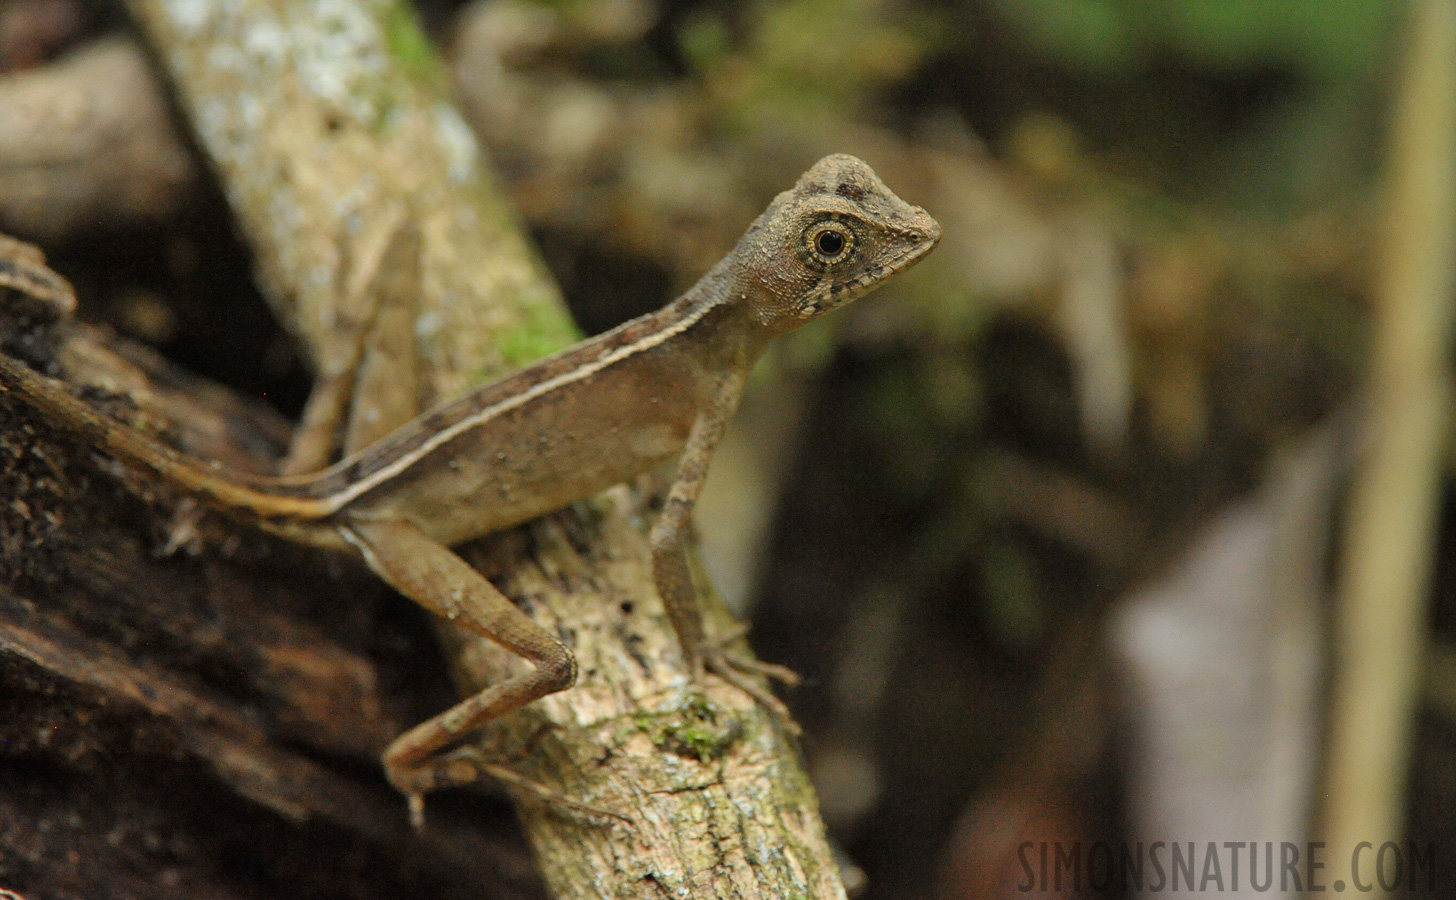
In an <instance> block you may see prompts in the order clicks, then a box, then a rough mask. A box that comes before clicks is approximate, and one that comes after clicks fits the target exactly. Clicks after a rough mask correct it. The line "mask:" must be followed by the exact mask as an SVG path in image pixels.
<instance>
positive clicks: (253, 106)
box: [238, 93, 266, 133]
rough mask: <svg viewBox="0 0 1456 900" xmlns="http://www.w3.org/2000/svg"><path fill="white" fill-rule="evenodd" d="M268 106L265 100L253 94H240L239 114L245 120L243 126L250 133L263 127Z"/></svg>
mask: <svg viewBox="0 0 1456 900" xmlns="http://www.w3.org/2000/svg"><path fill="white" fill-rule="evenodd" d="M265 111H266V107H265V106H264V104H263V102H262V101H261V100H259V99H258V98H257V97H256V96H254V95H253V94H247V93H244V94H239V95H238V116H239V117H240V118H241V119H242V120H243V127H244V128H245V129H246V130H247V131H248V132H249V133H257V131H258V130H259V129H261V128H262V127H263V117H264V115H265Z"/></svg>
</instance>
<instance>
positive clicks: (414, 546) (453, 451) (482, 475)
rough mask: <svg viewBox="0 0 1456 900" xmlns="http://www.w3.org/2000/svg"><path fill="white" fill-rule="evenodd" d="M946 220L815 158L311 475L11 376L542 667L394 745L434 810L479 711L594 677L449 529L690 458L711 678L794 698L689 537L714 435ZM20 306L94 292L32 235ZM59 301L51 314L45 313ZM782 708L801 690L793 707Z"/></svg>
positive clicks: (660, 582)
mask: <svg viewBox="0 0 1456 900" xmlns="http://www.w3.org/2000/svg"><path fill="white" fill-rule="evenodd" d="M939 239H940V226H939V224H938V223H937V222H936V221H935V219H933V218H932V217H931V216H930V215H929V214H928V213H927V212H926V211H925V210H923V209H921V208H920V207H917V206H911V205H910V204H908V203H906V202H905V201H903V200H901V199H900V198H899V197H897V196H896V195H895V194H894V193H893V192H892V191H891V190H890V189H889V188H888V187H886V186H885V184H884V183H883V182H882V181H881V180H880V179H879V177H878V176H877V175H876V174H875V173H874V171H873V170H872V169H871V168H870V167H869V166H868V165H866V164H865V163H864V162H862V161H860V160H858V159H856V158H854V157H852V156H847V155H842V154H840V155H833V156H828V157H825V158H824V159H822V160H820V161H819V162H817V163H815V164H814V165H813V166H812V167H811V168H810V169H809V170H808V171H807V172H805V173H804V175H803V176H802V177H800V178H799V180H798V182H797V183H796V184H795V185H794V187H793V188H792V189H790V190H787V191H784V192H783V193H781V194H779V195H778V196H777V197H775V198H774V199H773V201H772V202H771V203H770V204H769V206H768V208H767V209H766V210H765V211H764V212H763V213H762V214H761V215H760V216H759V217H758V218H757V219H755V220H754V222H753V223H752V224H751V225H750V226H749V228H748V230H747V231H746V232H745V233H744V235H743V236H742V237H741V238H740V239H739V241H738V242H737V244H736V245H735V247H734V248H733V250H732V251H731V252H729V253H728V254H727V255H726V256H725V257H723V259H722V260H720V261H719V262H718V263H717V264H716V265H714V266H713V267H712V268H711V269H710V270H709V271H708V272H707V274H705V275H704V276H703V277H702V278H701V279H700V280H699V281H698V282H697V283H696V284H695V285H694V286H693V287H691V288H690V289H689V290H688V291H687V292H685V293H684V294H683V295H682V296H680V297H678V298H677V299H676V300H673V301H671V302H670V303H668V304H667V305H666V306H664V307H662V308H661V309H659V310H657V311H656V312H652V313H648V314H646V315H643V316H640V317H638V318H636V319H633V320H631V321H628V322H626V323H624V324H622V325H619V326H618V327H616V328H614V329H612V330H610V331H607V332H604V333H602V334H600V335H597V336H595V337H592V338H588V339H586V340H584V341H581V342H580V343H577V344H575V345H573V346H571V347H568V348H566V349H565V350H562V351H560V352H558V353H556V354H554V355H551V356H548V357H546V358H544V359H541V360H539V361H537V362H535V363H533V364H530V365H528V366H526V367H524V368H522V369H518V370H516V371H515V372H514V373H512V374H509V375H506V376H505V377H503V378H501V379H499V380H496V381H494V382H491V383H489V384H486V385H484V386H482V387H479V388H477V389H476V390H474V391H473V392H471V393H469V394H466V395H465V396H463V397H461V398H459V399H456V400H453V401H450V402H447V403H445V404H443V405H441V406H439V407H436V408H435V409H433V410H431V411H429V412H426V413H425V414H423V415H421V416H419V417H417V418H415V419H413V420H412V421H410V422H408V423H407V424H405V425H403V426H402V427H400V428H398V429H396V430H395V431H393V432H391V433H390V434H388V435H387V436H385V437H384V438H382V439H380V440H378V441H376V442H375V443H373V444H370V445H369V446H367V447H364V448H363V449H361V450H359V451H358V452H355V453H353V454H351V455H348V456H346V457H345V458H343V459H342V460H340V461H339V462H337V463H335V464H333V465H331V466H328V467H327V468H324V469H322V470H321V471H318V472H315V473H312V474H306V475H291V474H290V475H281V476H264V475H254V474H249V473H243V472H233V471H225V470H223V469H221V468H220V467H219V466H217V465H215V464H213V463H210V462H208V461H205V460H202V459H199V458H196V457H192V456H189V455H187V454H184V453H181V452H179V451H177V450H175V449H173V448H171V447H169V446H167V445H165V444H163V443H161V442H160V441H158V440H156V439H154V438H152V437H150V436H148V435H146V434H144V433H142V432H140V431H138V430H137V429H135V428H132V427H130V426H127V425H125V424H123V423H121V422H119V421H117V420H114V419H112V418H110V417H108V416H106V415H104V414H102V413H101V412H99V411H97V410H95V409H94V408H92V407H91V406H90V405H88V404H87V403H86V402H84V401H83V400H81V399H79V398H78V397H77V396H75V395H74V394H73V393H72V392H71V391H70V390H68V389H67V387H66V386H65V384H64V383H63V382H61V381H58V380H56V379H53V378H51V377H49V376H48V375H45V374H42V373H41V372H39V371H37V370H36V369H34V368H32V367H30V366H29V365H27V364H26V363H24V362H22V361H21V360H19V359H17V358H14V357H11V356H7V355H5V354H0V390H3V391H5V392H8V393H11V394H13V395H15V396H16V397H18V398H19V399H20V400H21V401H22V402H24V403H25V404H28V405H29V406H31V407H33V408H35V409H36V410H37V411H38V412H39V413H40V414H41V415H42V416H44V417H45V418H46V419H47V420H48V421H50V422H52V423H53V424H55V425H57V426H59V427H60V428H62V429H64V430H68V431H70V432H72V433H74V434H75V435H77V436H79V437H81V438H82V439H84V440H86V441H88V442H89V443H90V444H91V445H92V446H93V447H94V448H95V449H96V450H99V451H100V452H102V453H104V454H107V455H109V456H111V457H113V458H115V459H116V460H118V461H120V462H121V463H123V464H124V465H127V466H129V467H131V468H133V469H135V470H139V471H142V472H145V473H148V474H149V475H151V476H153V477H155V478H157V479H160V480H161V481H162V482H163V483H165V484H167V485H169V486H171V487H172V488H174V489H175V490H177V491H178V492H179V493H181V494H183V495H185V496H188V497H192V498H195V499H196V500H197V501H199V502H200V503H202V504H203V505H205V506H207V507H210V508H212V509H214V510H216V511H218V512H220V513H222V514H223V515H225V516H227V517H229V518H231V519H233V520H235V521H239V522H242V523H245V524H247V525H251V526H254V527H257V528H259V529H261V530H263V531H265V532H269V533H272V534H275V535H278V536H281V537H283V538H286V539H289V540H292V541H297V542H300V543H303V544H307V545H312V546H315V547H321V548H325V549H328V550H334V551H342V552H344V553H347V554H352V555H354V556H356V557H358V558H360V559H361V560H362V561H363V562H364V564H365V565H366V566H367V567H368V568H369V569H370V570H371V571H373V572H374V574H375V575H377V576H378V577H379V578H380V579H381V580H383V581H384V582H385V583H387V584H389V585H390V586H392V587H393V588H395V589H396V590H398V591H399V592H400V593H402V594H404V595H405V596H406V597H408V598H410V599H411V600H413V601H415V602H416V603H418V604H420V605H421V606H423V607H425V608H426V609H428V610H430V611H431V612H433V613H435V614H437V615H440V616H442V617H444V618H445V619H447V620H449V621H451V622H454V623H456V624H457V625H460V626H463V627H464V628H466V629H467V630H469V631H471V632H473V633H475V634H478V635H480V636H482V637H485V638H487V639H489V640H492V641H494V642H496V643H498V644H500V645H501V646H503V647H505V648H506V649H507V650H509V651H511V652H513V653H515V654H517V655H518V656H520V657H522V658H524V659H525V660H527V661H528V662H530V663H531V664H532V669H531V670H530V671H526V672H523V673H520V674H518V675H514V676H511V677H509V678H507V679H506V680H504V681H502V682H500V683H498V684H494V685H491V686H489V687H487V688H485V689H484V690H481V691H480V692H478V693H476V694H475V695H473V696H471V697H469V698H467V699H465V700H462V701H461V702H459V703H458V704H456V705H455V706H453V707H451V708H450V709H448V710H446V711H445V712H443V713H441V714H439V715H437V716H435V717H433V718H431V719H429V720H427V721H425V722H423V723H421V724H419V725H416V726H414V727H413V728H411V729H409V730H408V731H406V732H405V733H404V734H403V735H401V736H399V737H398V738H396V739H395V740H394V741H393V742H392V743H391V744H390V745H389V746H388V747H387V748H386V750H385V752H384V755H383V764H384V769H385V772H386V774H387V776H388V778H389V780H390V782H391V783H392V784H393V785H394V786H395V787H396V788H397V789H398V790H400V791H401V792H402V793H403V794H404V795H405V796H406V797H407V798H408V801H409V807H410V814H411V819H412V821H414V822H415V823H416V824H419V823H420V822H422V816H423V796H424V793H425V792H426V791H429V790H433V789H436V788H440V787H447V786H454V785H458V784H462V783H465V782H467V781H470V780H473V779H474V778H476V777H478V774H477V773H475V772H474V771H473V770H465V771H462V767H460V766H451V765H448V762H449V758H448V756H447V751H448V750H449V748H450V746H451V745H452V744H454V743H456V742H458V741H459V740H460V739H461V738H462V737H463V736H465V735H466V734H468V733H469V732H471V731H473V730H475V729H477V728H480V727H482V726H483V725H485V724H487V723H489V722H490V721H492V720H494V719H497V718H499V717H501V716H504V715H507V714H508V713H510V712H512V711H514V710H516V709H519V708H521V707H522V706H524V705H526V704H528V703H531V702H533V701H535V700H537V699H539V698H541V697H544V696H546V695H548V694H552V693H555V692H557V691H561V690H565V689H567V688H569V687H570V686H571V685H572V684H573V683H574V682H575V680H576V662H575V659H574V657H573V655H572V653H571V651H570V650H569V649H568V648H567V647H566V646H565V644H563V643H562V642H561V641H560V640H558V639H557V638H556V637H555V636H553V635H551V634H550V633H548V632H547V631H546V630H545V629H543V628H542V627H540V626H539V625H537V624H536V623H535V622H534V621H532V620H531V619H530V618H529V617H528V616H527V615H526V614H525V613H523V612H522V611H521V610H520V609H518V608H517V607H516V606H515V605H514V604H512V603H511V602H510V600H509V599H508V598H507V597H506V596H505V595H504V594H503V593H501V591H500V590H499V589H497V588H496V587H495V586H494V585H492V584H491V582H490V581H489V580H488V579H487V578H486V577H485V576H483V575H481V574H480V573H478V572H476V571H475V570H474V569H473V568H471V567H470V566H469V565H468V564H467V563H466V562H465V561H464V560H462V559H461V558H460V557H459V556H457V555H456V554H455V553H454V552H453V551H452V550H451V549H450V548H451V547H452V546H454V545H457V544H460V543H463V542H465V541H467V540H470V539H472V538H477V537H483V536H485V535H487V534H491V533H494V532H497V531H501V530H504V529H507V528H511V527H514V526H516V525H520V524H522V523H524V522H527V521H530V520H531V519H534V518H536V517H538V516H541V515H544V514H546V513H548V512H552V511H554V510H557V509H560V508H562V507H565V506H567V505H569V504H571V503H573V502H575V501H577V500H581V499H585V498H587V497H590V496H592V495H594V494H596V493H598V492H600V491H602V490H605V489H606V488H608V487H611V486H612V485H614V484H618V483H621V482H623V481H626V480H628V479H630V478H632V477H635V476H636V475H639V474H641V473H643V472H646V471H649V470H651V469H653V468H655V467H657V466H658V465H660V464H663V463H665V462H667V461H669V460H671V459H672V458H673V457H674V456H677V457H678V464H677V469H676V474H675V476H674V478H673V481H672V483H671V486H670V487H669V489H668V491H667V494H666V498H665V500H664V501H663V505H662V509H661V512H660V513H659V515H658V518H657V520H656V522H655V524H654V525H653V526H652V528H651V531H650V534H649V538H648V542H649V546H650V550H651V567H652V575H653V580H654V582H655V585H656V588H657V591H658V593H659V595H660V597H661V599H662V602H663V606H664V608H665V610H666V612H667V615H668V618H669V620H670V622H671V624H672V626H673V628H674V630H675V632H676V634H677V638H678V642H679V645H680V647H681V652H682V656H683V659H684V662H685V663H686V667H687V669H688V671H689V674H690V677H692V678H693V679H695V680H701V679H702V678H703V677H705V674H706V673H708V672H712V673H713V674H715V675H717V676H719V677H722V678H724V679H725V680H728V681H729V682H730V683H732V684H734V685H736V686H738V687H739V688H741V689H744V690H746V691H748V692H749V693H751V694H752V695H753V696H754V697H755V698H757V699H759V700H760V701H763V702H767V703H770V704H774V703H776V702H777V701H775V700H774V699H773V698H772V695H771V694H768V693H767V692H766V691H764V690H763V689H761V688H757V687H756V685H754V683H753V682H751V681H749V680H748V679H745V678H743V677H741V676H740V675H739V673H738V672H737V670H736V668H735V667H740V668H741V667H743V666H744V664H743V663H742V662H739V661H736V660H734V659H732V658H731V657H730V656H729V655H728V654H727V653H726V651H725V650H724V649H723V646H722V642H720V641H710V640H709V639H708V638H707V636H706V634H705V629H704V627H703V624H702V621H701V616H700V612H699V609H698V602H697V596H696V593H695V589H694V586H693V582H692V578H691V574H690V570H689V564H688V556H687V534H688V528H689V518H690V515H691V512H692V508H693V504H694V502H695V501H696V499H697V497H698V493H699V491H700V489H701V488H702V485H703V482H704V479H705V477H706V475H707V470H708V463H709V460H710V458H711V455H712V451H713V447H714V445H715V444H716V443H717V441H718V439H719V437H720V436H721V435H722V433H723V431H724V428H725V426H726V425H727V423H728V421H729V419H730V418H731V417H732V415H733V413H734V411H735V410H736V408H737V406H738V402H739V399H740V397H741V395H742V392H743V390H744V387H745V384H746V383H747V381H748V376H749V372H750V370H751V368H752V366H753V364H754V362H755V361H756V360H757V358H758V357H759V355H760V354H761V353H762V351H763V349H764V348H765V346H766V345H767V343H768V342H769V341H770V340H771V339H772V338H774V337H775V336H778V335H780V334H783V333H786V332H788V331H792V330H794V329H796V328H798V327H800V326H801V325H804V324H805V323H807V322H809V321H812V320H814V319H817V318H819V317H820V316H823V315H824V314H826V313H829V312H831V311H833V310H836V309H838V308H840V307H842V306H844V305H845V304H847V303H849V302H850V301H852V300H855V299H857V298H858V297H861V296H863V295H865V294H867V293H869V292H870V291H872V290H874V289H875V288H878V287H880V286H881V285H883V284H884V283H885V282H886V281H887V280H888V279H890V278H893V277H895V276H896V275H898V274H899V273H901V272H903V271H905V270H906V269H907V268H909V267H910V266H911V265H913V264H914V263H916V262H918V261H919V260H921V259H923V258H924V257H925V255H926V254H927V253H929V252H930V251H931V250H932V249H933V248H934V247H935V245H936V243H937V242H938V241H939ZM5 247H6V245H4V244H0V256H6V257H8V259H7V261H5V262H0V287H10V288H11V289H12V293H15V292H18V293H20V294H21V295H22V297H23V298H24V302H23V303H22V304H20V306H19V307H17V306H16V301H13V300H12V301H9V302H8V303H7V306H9V307H10V309H9V310H8V311H9V312H11V313H12V314H16V313H17V309H18V310H19V311H23V312H25V313H28V314H29V315H30V318H31V319H32V320H35V321H38V322H40V323H41V324H46V322H47V321H58V320H62V319H64V318H66V317H67V316H68V315H69V314H70V313H71V310H72V308H73V307H74V302H75V301H74V296H73V295H72V294H71V293H70V289H69V286H68V285H66V284H65V282H64V280H63V279H61V278H60V276H58V275H55V274H54V273H52V272H50V271H49V270H48V269H46V268H45V267H44V266H43V265H42V264H41V263H40V262H39V261H38V260H37V258H36V257H35V256H34V255H32V254H26V253H17V252H14V251H13V249H12V252H10V253H8V254H6V253H5ZM37 308H39V309H41V310H42V312H43V314H41V315H36V314H35V310H36V309H37ZM780 708H781V707H780Z"/></svg>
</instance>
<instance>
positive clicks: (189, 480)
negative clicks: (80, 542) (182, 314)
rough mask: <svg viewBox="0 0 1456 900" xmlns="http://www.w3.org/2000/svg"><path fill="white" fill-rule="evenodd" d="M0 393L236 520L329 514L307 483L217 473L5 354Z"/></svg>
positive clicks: (297, 518)
mask: <svg viewBox="0 0 1456 900" xmlns="http://www.w3.org/2000/svg"><path fill="white" fill-rule="evenodd" d="M0 390H3V391H5V392H8V393H11V394H13V395H15V396H17V397H18V398H19V399H20V400H22V401H23V402H25V403H26V404H28V405H29V406H31V407H33V408H35V409H37V410H39V411H40V412H41V413H42V415H44V416H45V418H46V419H47V420H48V421H49V422H51V423H52V424H54V425H56V426H57V427H59V428H61V429H63V430H65V431H69V432H71V433H72V434H75V435H77V436H78V437H81V438H84V439H85V440H86V441H88V442H90V444H91V445H92V446H93V447H94V448H95V449H97V450H100V451H102V452H104V453H106V454H108V455H110V456H112V457H115V458H116V459H117V460H119V461H121V462H122V463H124V464H126V465H128V466H130V467H132V468H135V469H139V470H141V471H144V472H151V473H153V474H155V475H157V476H158V477H159V478H161V479H162V480H163V481H164V482H166V483H167V484H168V485H169V486H172V487H175V488H177V489H178V490H180V491H182V492H183V493H187V494H191V495H193V496H195V497H197V498H198V499H200V500H203V501H204V502H206V503H207V504H208V505H209V506H213V507H215V508H217V509H218V510H219V511H221V512H223V513H226V514H229V515H232V516H234V517H236V518H240V519H243V520H247V521H256V520H259V519H264V520H268V519H288V520H294V521H307V520H311V519H322V518H325V517H327V516H329V515H330V514H332V512H333V510H332V509H331V508H330V505H329V504H328V503H326V502H325V501H323V500H320V499H317V498H314V497H311V496H310V495H309V486H310V484H311V479H299V480H293V479H290V480H289V482H288V483H287V484H286V485H285V484H282V483H278V484H272V483H270V482H271V481H272V480H271V479H268V478H264V477H260V476H257V475H249V474H246V473H242V472H232V471H228V470H225V469H221V468H220V467H218V466H216V465H213V464H210V463H208V462H205V461H203V460H201V459H198V458H197V457H195V456H189V455H187V454H185V453H181V452H178V451H177V450H174V449H172V448H171V447H168V446H166V445H165V444H162V443H160V442H158V441H156V440H153V439H152V438H149V437H147V436H146V435H144V434H143V433H142V432H140V431H137V430H136V429H135V428H131V427H129V426H126V425H122V424H120V423H118V422H115V421H113V420H111V419H110V418H108V417H107V416H105V415H104V414H102V413H100V412H98V411H97V410H94V409H92V408H91V407H90V406H89V405H87V404H86V403H84V402H83V401H81V400H80V399H78V398H76V397H75V396H74V395H72V394H71V392H70V391H69V390H67V389H66V386H65V385H64V384H62V383H61V382H59V381H56V380H55V379H52V378H48V377H46V376H44V375H41V374H40V373H39V372H36V371H34V370H33V369H31V368H30V367H29V366H27V365H26V364H25V363H23V362H21V361H20V360H18V359H15V358H13V357H10V356H6V355H4V354H0Z"/></svg>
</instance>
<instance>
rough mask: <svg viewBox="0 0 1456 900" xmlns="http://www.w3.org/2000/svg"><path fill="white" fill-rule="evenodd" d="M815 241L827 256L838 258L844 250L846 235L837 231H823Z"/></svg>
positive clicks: (821, 251)
mask: <svg viewBox="0 0 1456 900" xmlns="http://www.w3.org/2000/svg"><path fill="white" fill-rule="evenodd" d="M814 241H815V244H816V245H817V246H818V247H819V252H820V253H823V254H824V255H825V256H837V255H838V254H839V251H841V250H843V249H844V235H842V234H840V233H839V232H837V231H821V232H819V236H818V237H816V238H815V239H814Z"/></svg>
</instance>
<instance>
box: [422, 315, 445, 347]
mask: <svg viewBox="0 0 1456 900" xmlns="http://www.w3.org/2000/svg"><path fill="white" fill-rule="evenodd" d="M444 325H445V320H444V318H443V317H442V316H441V315H440V314H439V313H438V312H436V311H435V310H432V309H431V310H426V311H425V312H422V313H420V315H419V317H418V318H416V319H415V337H417V338H419V339H420V340H429V339H430V338H432V337H434V336H435V335H437V334H439V333H440V329H441V328H443V327H444Z"/></svg>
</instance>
